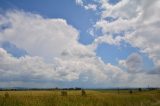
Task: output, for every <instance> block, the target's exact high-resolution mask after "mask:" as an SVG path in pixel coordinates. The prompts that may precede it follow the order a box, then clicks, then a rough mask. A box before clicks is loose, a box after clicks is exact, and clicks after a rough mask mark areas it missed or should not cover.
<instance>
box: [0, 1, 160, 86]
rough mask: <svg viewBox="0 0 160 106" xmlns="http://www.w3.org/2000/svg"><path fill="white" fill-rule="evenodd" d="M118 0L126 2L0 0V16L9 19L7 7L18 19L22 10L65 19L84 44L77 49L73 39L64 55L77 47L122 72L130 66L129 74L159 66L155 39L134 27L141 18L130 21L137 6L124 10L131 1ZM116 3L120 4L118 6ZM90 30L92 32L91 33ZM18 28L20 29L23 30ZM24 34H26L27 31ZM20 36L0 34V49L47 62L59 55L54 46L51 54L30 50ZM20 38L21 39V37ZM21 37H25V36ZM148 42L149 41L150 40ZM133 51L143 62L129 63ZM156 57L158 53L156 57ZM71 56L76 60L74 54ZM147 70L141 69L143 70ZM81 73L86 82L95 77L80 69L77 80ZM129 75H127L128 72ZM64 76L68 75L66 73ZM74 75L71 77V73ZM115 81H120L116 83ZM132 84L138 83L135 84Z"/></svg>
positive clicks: (3, 28) (2, 28) (5, 26)
mask: <svg viewBox="0 0 160 106" xmlns="http://www.w3.org/2000/svg"><path fill="white" fill-rule="evenodd" d="M80 1H81V2H80ZM121 2H122V3H123V2H124V3H125V1H124V0H108V1H107V0H106V1H105V0H104V1H103V0H98V1H96V0H41V1H38V0H0V14H1V17H3V16H4V17H5V18H6V19H9V18H10V16H11V15H8V16H5V14H6V13H7V12H8V11H9V12H8V14H10V13H11V14H12V12H13V16H17V17H20V19H21V15H20V16H19V14H22V17H23V15H24V14H26V17H29V19H32V17H30V16H28V15H27V13H31V14H33V16H34V14H37V15H38V16H40V17H41V18H42V19H40V18H37V20H44V21H45V22H46V21H48V20H47V19H54V20H58V19H62V20H65V21H66V22H67V26H66V27H67V28H68V26H72V28H73V29H72V28H70V27H69V30H70V29H71V30H74V29H75V30H76V32H75V31H73V32H69V33H71V34H72V33H76V34H77V33H79V34H77V35H76V38H73V39H77V41H76V42H77V43H78V47H79V46H84V47H82V48H85V49H82V50H80V49H78V48H77V49H75V50H74V44H75V43H73V44H72V46H73V53H72V46H69V48H70V49H71V50H66V51H63V53H62V54H65V56H66V54H67V55H71V54H72V55H74V54H75V53H77V51H76V50H78V52H80V53H82V54H83V55H87V56H88V54H89V55H90V54H94V55H95V58H101V60H102V61H103V63H104V64H106V65H108V64H111V65H113V67H117V68H120V69H121V70H124V72H126V71H127V70H129V71H128V72H129V73H130V72H131V74H132V73H139V72H141V71H142V70H143V71H144V70H146V72H147V71H150V70H153V69H154V68H156V69H157V67H159V63H160V62H159V56H158V55H157V52H156V51H159V47H158V46H157V45H158V43H154V42H153V43H152V40H151V39H152V38H151V39H149V40H148V39H147V40H146V39H145V38H144V39H145V40H142V39H143V37H144V36H143V34H144V33H145V32H142V31H143V30H144V29H142V30H138V29H137V26H138V24H137V23H138V21H139V20H140V19H139V20H138V18H137V20H136V21H134V22H133V19H134V18H135V17H138V13H136V12H135V11H134V8H138V7H136V6H133V7H131V9H128V10H127V9H126V8H128V7H130V5H132V4H130V3H129V2H126V5H119V4H120V3H121ZM131 3H132V2H131ZM117 4H118V5H119V7H118V5H117ZM133 4H137V5H138V6H143V5H141V4H140V3H139V2H138V1H135V3H133ZM91 5H92V6H93V7H92V6H91ZM108 5H109V6H108ZM89 6H91V7H89ZM94 6H96V9H95V8H94ZM112 6H113V7H112ZM116 6H117V8H118V10H116V9H117V8H115V7H116ZM125 6H126V7H125ZM93 8H94V9H93ZM155 8H156V7H155ZM124 9H125V11H124ZM142 9H143V7H142ZM14 11H17V12H15V13H14ZM128 11H129V12H128ZM139 11H140V10H139ZM139 11H138V12H139ZM19 12H20V13H19ZM21 12H22V13H21ZM16 14H17V15H16ZM146 14H147V13H146ZM1 17H0V18H1ZM7 17H9V18H7ZM11 17H12V16H11ZM135 19H136V18H135ZM148 19H149V18H148ZM33 20H34V19H33ZM62 20H61V21H60V20H58V21H60V23H61V22H62V23H63V24H64V21H62ZM146 20H147V19H146ZM35 21H36V18H35ZM49 21H50V20H49ZM126 21H127V24H126V23H125V22H126ZM157 21H158V20H157ZM17 22H18V21H17ZM26 22H27V21H26ZM123 22H124V23H123ZM3 23H4V24H3ZM9 23H11V26H9V25H8V24H6V23H5V21H2V23H0V32H1V33H2V36H3V35H4V36H5V34H4V33H5V31H6V29H9V27H11V28H12V27H14V22H9ZM15 23H16V21H15ZM24 23H25V19H24ZM31 23H32V21H31ZM50 23H52V21H50ZM110 23H111V24H110ZM119 23H120V24H119ZM142 23H143V22H142ZM12 24H13V25H12ZM22 24H23V23H22ZM15 25H17V24H15ZM24 25H26V24H24ZM22 26H23V25H22ZM57 26H59V24H57ZM64 26H65V25H64ZM126 26H127V27H126ZM18 27H19V26H18ZM55 27H56V25H55ZM61 27H63V26H60V28H61ZM24 28H25V27H24ZM146 28H148V27H146ZM31 29H32V28H31ZM62 29H63V28H62ZM47 30H48V29H47ZM53 30H54V29H53ZM48 31H50V30H48ZM91 31H92V32H93V33H92V34H91ZM156 31H157V30H156ZM156 31H155V35H156ZM21 32H23V30H22V31H21ZM21 32H20V33H21ZM17 33H18V32H17ZM27 33H28V32H27ZM56 33H58V34H59V33H61V32H56ZM62 33H63V30H62ZM115 33H116V34H115ZM7 34H8V33H6V36H8V35H7ZM22 34H23V33H22ZM46 34H48V33H46ZM139 34H142V37H141V38H140V37H139V36H141V35H139ZM153 34H154V32H153ZM138 35H139V36H138ZM10 36H11V35H10ZM57 36H59V35H57ZM77 36H78V37H77ZM108 36H112V38H110V37H109V38H108ZM136 36H138V37H136ZM24 37H26V35H25V36H24ZM68 37H69V36H68ZM68 37H67V34H66V39H68ZM20 38H21V37H20V35H18V37H15V38H14V37H13V38H9V37H2V41H1V38H0V47H1V48H2V49H4V51H6V52H7V53H9V54H11V55H12V56H13V58H14V57H15V58H17V59H18V58H19V59H21V57H25V56H32V57H34V56H38V57H41V58H43V59H44V61H45V62H47V63H50V62H53V61H51V60H50V59H51V58H53V59H55V58H59V57H60V56H59V54H58V53H59V52H60V51H57V50H52V52H53V53H50V54H53V56H51V55H50V54H45V53H38V52H39V51H41V50H40V49H35V50H32V48H31V47H29V46H28V45H29V43H25V44H23V43H22V42H21V41H19V40H17V39H20ZM41 38H42V37H41ZM62 38H63V37H62ZM21 39H23V37H22V38H21ZM24 39H27V37H26V38H24ZM28 39H29V38H28ZM33 39H34V38H33ZM48 39H50V38H48ZM53 39H54V38H53ZM55 39H56V37H55ZM58 39H60V40H61V37H60V38H57V41H58ZM100 39H101V40H100ZM105 39H106V40H105ZM108 39H110V40H108ZM119 39H120V40H119ZM153 39H155V37H153ZM64 40H65V38H64ZM96 40H97V41H98V43H96V42H95V41H96ZM103 40H104V41H103ZM140 40H142V41H140ZM40 41H41V40H40ZM145 41H146V42H147V44H146V46H145V44H144V45H143V44H141V43H140V42H144V43H146V42H145ZM19 42H20V43H19ZM47 42H50V41H46V42H45V43H47ZM59 42H63V39H62V41H59ZM68 42H72V40H71V41H68ZM73 42H75V41H73ZM150 42H151V43H152V44H150ZM77 43H76V44H77ZM56 44H58V43H56ZM56 44H55V46H53V47H56V46H60V45H56ZM76 44H75V45H76ZM26 45H27V46H26ZM49 45H50V44H48V45H47V44H46V45H44V47H45V49H44V50H46V52H48V51H49V50H51V47H50V46H49ZM53 45H54V44H53ZM93 45H96V48H94V49H92V50H91V51H90V49H88V47H90V46H91V48H92V46H93ZM150 45H154V46H155V47H157V49H155V50H151V49H150ZM36 47H37V48H38V47H41V45H38V43H36V46H35V48H36ZM46 48H48V49H46ZM62 48H65V47H63V46H62ZM86 48H87V52H85V50H86ZM47 50H48V51H47ZM83 50H84V51H83ZM54 51H55V52H54ZM68 51H70V52H68ZM88 51H89V52H88ZM41 52H43V51H41ZM44 52H45V51H44ZM83 52H84V53H83ZM90 52H91V53H90ZM37 53H38V54H37ZM87 53H88V54H87ZM82 54H81V55H82ZM135 55H136V59H137V60H133V61H136V62H140V63H139V64H141V62H142V64H143V65H142V66H140V67H139V65H138V66H137V64H136V63H132V62H131V63H130V59H134V58H132V57H134V56H135ZM155 57H157V59H156V58H155ZM67 58H68V57H67ZM76 58H77V57H76ZM61 59H62V60H63V57H62V58H60V60H61ZM73 60H75V57H74V59H73ZM79 60H81V59H79ZM101 60H100V61H101ZM141 60H142V61H141ZM98 61H99V60H98ZM64 62H65V61H64ZM127 62H128V63H127ZM69 65H71V64H69ZM96 67H98V66H96ZM107 67H108V66H107ZM135 67H139V68H137V69H135ZM0 68H1V67H0ZM101 68H103V67H101ZM84 70H85V69H84ZM133 70H137V71H135V72H133ZM146 72H144V73H146ZM158 72H159V71H158ZM64 73H65V72H64ZM66 73H68V72H66ZM104 73H107V72H104ZM83 74H85V75H84V76H86V77H85V78H83V80H87V79H89V80H88V82H87V83H89V81H90V80H91V79H90V77H94V75H93V76H92V75H90V76H88V75H86V74H87V72H86V73H82V74H80V75H79V80H81V79H80V76H82V75H83ZM140 74H142V73H140ZM69 75H72V74H69ZM74 75H75V74H74ZM111 76H112V75H111ZM128 76H130V74H129V75H128ZM135 76H136V75H135ZM66 77H67V78H68V76H66ZM64 79H65V78H64ZM68 79H71V78H68ZM73 79H74V77H73ZM76 80H77V79H76ZM79 80H78V81H79ZM96 80H97V79H96ZM153 82H154V81H153ZM67 83H68V82H67ZM80 83H82V82H80ZM108 83H109V86H112V85H113V84H112V81H111V82H108ZM117 83H118V81H117ZM100 84H101V83H100ZM100 84H99V83H98V84H97V85H96V86H101V85H100ZM156 84H157V82H155V85H156ZM70 85H73V86H74V81H73V84H72V83H70ZM84 85H85V86H86V85H87V84H84ZM93 85H94V84H93ZM117 85H119V83H118V84H117ZM147 85H148V84H147ZM80 86H82V85H80ZM115 86H116V85H115ZM124 86H130V85H124ZM135 86H138V84H137V85H135ZM144 86H145V84H144Z"/></svg>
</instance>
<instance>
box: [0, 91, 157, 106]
mask: <svg viewBox="0 0 160 106" xmlns="http://www.w3.org/2000/svg"><path fill="white" fill-rule="evenodd" d="M85 91H86V95H85V96H82V95H81V91H80V90H79V91H76V90H71V91H67V96H62V95H61V91H60V90H53V91H0V106H160V90H153V91H141V92H139V91H133V93H130V92H129V91H128V90H120V91H116V90H85ZM6 92H7V94H8V95H7V96H6Z"/></svg>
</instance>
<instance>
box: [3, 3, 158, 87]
mask: <svg viewBox="0 0 160 106" xmlns="http://www.w3.org/2000/svg"><path fill="white" fill-rule="evenodd" d="M159 5H160V1H159V0H0V87H34V88H36V87H37V88H49V87H82V88H113V87H116V88H117V87H118V88H119V87H148V86H149V87H160V82H159V80H160V35H159V33H160V30H159V28H160V12H159V11H160V7H159Z"/></svg>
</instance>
